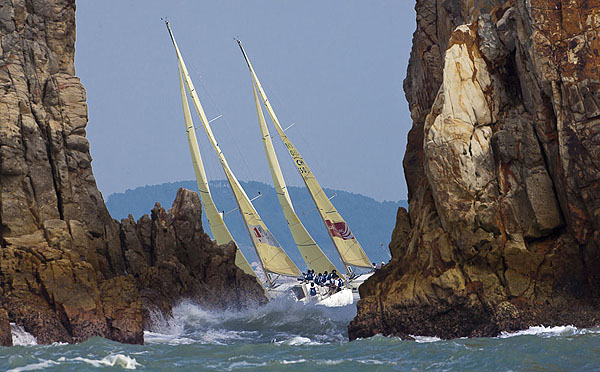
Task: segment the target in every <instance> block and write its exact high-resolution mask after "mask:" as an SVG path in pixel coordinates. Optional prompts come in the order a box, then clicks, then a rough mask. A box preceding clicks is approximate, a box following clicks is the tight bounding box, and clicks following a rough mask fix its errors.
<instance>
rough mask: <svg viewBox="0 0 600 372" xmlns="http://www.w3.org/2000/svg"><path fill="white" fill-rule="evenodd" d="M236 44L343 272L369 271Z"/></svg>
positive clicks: (350, 235) (349, 231) (242, 48)
mask: <svg viewBox="0 0 600 372" xmlns="http://www.w3.org/2000/svg"><path fill="white" fill-rule="evenodd" d="M237 42H238V45H239V46H240V50H241V51H242V54H243V55H244V59H245V60H246V63H247V64H248V68H249V69H250V73H251V74H252V79H253V81H254V84H256V88H257V89H258V92H259V94H260V96H261V98H262V101H263V103H264V105H265V107H266V109H267V112H268V113H269V116H270V117H271V120H272V121H273V124H274V125H275V128H276V129H277V132H278V133H279V137H281V139H282V141H283V143H284V144H285V147H286V148H287V150H288V152H289V154H290V156H291V158H292V160H293V162H294V164H295V165H296V168H297V169H298V172H299V173H300V176H301V177H302V180H303V181H304V183H305V185H306V187H307V188H308V191H309V193H310V195H311V197H312V199H313V201H314V202H315V205H316V206H317V210H318V211H319V215H320V216H321V219H322V220H323V223H324V224H325V227H326V228H327V231H328V232H329V237H330V238H331V240H332V242H333V245H334V246H335V248H336V250H337V251H338V254H339V255H340V258H341V260H342V262H343V263H344V267H345V268H346V272H347V273H348V275H352V274H353V272H352V271H351V270H350V269H349V266H354V267H364V268H371V261H370V260H369V258H368V257H367V254H366V253H365V251H364V250H363V249H362V247H361V245H360V244H359V243H358V241H357V240H356V238H355V237H354V234H353V233H352V231H351V230H350V227H349V226H348V224H347V223H346V221H344V219H343V218H342V216H341V215H340V214H339V212H338V211H337V209H335V207H334V206H333V204H332V203H331V201H330V200H329V198H328V197H327V195H326V194H325V192H324V191H323V189H322V188H321V185H319V183H318V182H317V179H316V178H315V176H314V175H313V173H312V172H311V170H310V168H309V167H308V166H307V165H306V162H305V161H304V159H303V158H302V156H301V155H300V153H299V152H298V150H297V149H296V147H295V146H294V145H293V144H292V142H291V141H290V140H289V138H288V137H287V136H286V134H285V132H284V130H283V128H282V127H281V124H280V123H279V120H278V119H277V115H276V114H275V111H274V110H273V107H272V106H271V103H270V102H269V99H268V98H267V95H266V93H265V91H264V89H263V88H262V85H261V84H260V81H259V80H258V76H257V75H256V73H255V72H254V69H253V68H252V64H251V63H250V60H249V58H248V56H247V55H246V51H245V50H244V47H243V46H242V42H241V41H240V40H237Z"/></svg>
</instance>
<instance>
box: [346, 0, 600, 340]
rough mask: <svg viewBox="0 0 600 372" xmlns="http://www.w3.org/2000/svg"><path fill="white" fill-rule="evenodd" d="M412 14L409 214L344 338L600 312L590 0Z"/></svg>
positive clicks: (599, 50)
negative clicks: (414, 22) (414, 18)
mask: <svg viewBox="0 0 600 372" xmlns="http://www.w3.org/2000/svg"><path fill="white" fill-rule="evenodd" d="M416 11H417V30H416V32H415V34H414V36H413V48H412V52H411V57H410V63H409V67H408V74H407V78H406V80H405V82H404V90H405V93H406V97H407V100H408V102H409V105H410V110H411V116H412V120H413V126H412V129H411V131H410V133H409V138H408V145H407V149H406V155H405V158H404V169H405V174H406V180H407V183H408V189H409V210H410V214H407V213H406V211H405V210H400V211H399V212H398V219H397V224H396V228H395V230H394V233H393V236H392V241H391V243H390V250H391V252H392V256H393V258H392V261H391V262H390V264H389V265H387V266H386V267H385V268H384V269H383V270H380V271H379V272H377V273H376V274H375V275H374V276H373V277H372V278H371V279H370V280H369V281H368V282H366V283H365V284H364V285H363V286H362V287H361V294H362V298H363V299H362V300H361V301H360V302H359V304H358V314H357V317H356V318H355V319H354V320H353V321H352V323H351V324H350V326H349V331H350V338H351V339H354V338H357V337H368V336H371V335H373V334H376V333H382V334H386V335H398V336H408V335H411V334H413V335H431V336H439V337H443V338H451V337H462V336H495V335H497V334H498V333H499V332H500V331H503V330H515V329H519V328H525V327H527V326H530V325H536V324H575V325H578V326H591V325H598V324H600V71H599V66H600V33H599V31H598V30H599V29H600V1H596V0H588V1H574V0H478V1H473V0H466V1H458V0H417V4H416Z"/></svg>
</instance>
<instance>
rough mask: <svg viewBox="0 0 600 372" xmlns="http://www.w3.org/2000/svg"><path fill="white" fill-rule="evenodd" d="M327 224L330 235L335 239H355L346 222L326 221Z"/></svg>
mask: <svg viewBox="0 0 600 372" xmlns="http://www.w3.org/2000/svg"><path fill="white" fill-rule="evenodd" d="M325 223H326V224H327V229H328V230H329V233H330V234H331V236H333V237H338V238H342V239H344V240H351V239H354V234H352V231H350V228H349V227H348V225H347V224H346V223H345V222H331V221H330V220H325Z"/></svg>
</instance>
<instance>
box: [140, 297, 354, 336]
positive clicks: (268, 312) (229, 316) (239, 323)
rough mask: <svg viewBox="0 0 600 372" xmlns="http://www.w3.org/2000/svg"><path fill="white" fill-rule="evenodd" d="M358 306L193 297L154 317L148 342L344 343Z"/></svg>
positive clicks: (278, 300)
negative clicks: (219, 303)
mask: <svg viewBox="0 0 600 372" xmlns="http://www.w3.org/2000/svg"><path fill="white" fill-rule="evenodd" d="M355 315H356V306H355V305H350V306H345V307H337V308H328V307H324V306H318V305H314V304H303V303H301V302H296V301H294V300H293V299H289V298H277V299H274V300H272V301H271V302H269V303H268V304H267V305H265V306H262V307H259V308H253V309H248V310H246V311H241V312H238V311H207V310H204V309H202V308H201V307H200V306H198V305H196V304H194V303H193V302H191V301H184V302H182V303H181V304H179V305H178V306H176V307H174V308H173V316H172V317H170V318H168V319H165V318H163V317H161V316H155V317H154V325H153V327H152V328H151V329H150V330H148V331H146V332H145V333H144V338H145V341H146V343H166V344H190V343H200V344H213V345H225V344H229V343H232V342H234V343H239V342H242V343H276V344H278V343H288V344H290V345H294V344H322V343H336V342H337V343H339V342H344V341H346V340H347V339H348V334H347V325H348V322H350V320H351V319H352V318H353V317H354V316H355Z"/></svg>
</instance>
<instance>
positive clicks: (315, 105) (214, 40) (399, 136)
mask: <svg viewBox="0 0 600 372" xmlns="http://www.w3.org/2000/svg"><path fill="white" fill-rule="evenodd" d="M76 16H77V43H76V49H75V50H76V53H75V67H76V72H77V76H79V77H80V78H81V81H82V83H83V85H84V87H85V88H86V91H87V103H88V110H89V122H88V126H87V138H88V139H89V141H90V144H91V155H92V158H93V162H92V167H93V171H94V175H95V177H96V181H97V184H98V187H99V189H100V191H101V192H102V193H103V195H104V197H105V199H106V198H107V197H108V196H109V195H110V194H112V193H115V192H123V191H125V190H126V189H132V188H135V187H138V186H144V185H153V184H160V183H164V182H173V181H180V180H192V179H194V172H193V168H192V162H191V158H190V153H189V149H188V144H187V139H186V134H185V127H184V123H183V114H182V109H181V100H180V95H179V80H178V77H177V60H176V57H175V52H174V48H173V45H172V43H171V40H170V38H169V35H168V32H167V29H166V27H165V24H164V22H163V21H162V20H161V17H168V19H169V20H170V22H171V27H172V29H173V33H174V35H175V38H176V40H177V43H178V45H179V48H180V49H181V52H182V55H183V58H184V60H185V62H186V64H187V66H188V69H189V70H190V75H191V77H192V80H193V81H194V84H195V85H196V89H197V91H198V92H199V96H200V100H201V101H202V104H203V106H204V109H205V110H206V112H207V116H208V117H209V119H213V118H217V117H219V115H222V116H221V117H219V118H218V119H215V120H214V121H213V122H212V123H211V125H212V127H213V131H214V133H215V136H216V138H217V140H218V142H219V145H220V147H221V149H222V150H223V152H224V153H225V156H226V157H227V160H228V162H229V164H230V166H231V168H232V169H233V171H234V172H235V173H236V175H237V177H238V178H239V179H241V180H256V181H262V182H265V183H268V184H272V181H271V176H270V173H269V169H268V165H267V160H266V157H265V154H264V149H263V145H262V142H261V137H260V128H259V126H258V120H257V117H256V109H255V107H254V100H253V95H252V85H251V80H250V73H249V71H248V68H247V66H246V64H245V62H244V59H243V57H242V54H241V52H240V50H239V48H238V46H237V43H236V42H235V41H234V38H235V37H238V38H240V39H241V40H242V42H243V43H244V48H245V49H246V52H247V53H248V56H249V58H250V60H251V62H252V64H253V66H254V69H255V70H256V72H257V74H258V77H259V79H260V81H261V83H262V85H263V87H264V88H265V91H266V93H267V95H268V96H269V99H270V101H271V103H272V105H273V107H274V109H275V111H276V113H277V115H278V117H279V120H280V121H281V123H282V125H283V127H284V128H285V127H287V126H289V125H291V124H293V123H295V124H294V125H293V126H292V127H291V128H289V129H288V130H287V131H286V134H287V135H288V137H289V138H290V140H291V141H292V142H293V143H294V144H295V146H296V147H297V148H298V150H299V152H300V154H301V155H302V156H303V157H304V159H305V161H306V163H307V164H308V165H309V166H310V168H311V170H312V171H313V173H314V174H315V176H316V177H317V179H318V180H319V182H320V183H321V186H323V187H328V188H332V189H342V190H346V191H350V192H355V193H361V194H364V195H367V196H370V197H373V198H375V199H377V200H380V201H381V200H394V201H395V200H401V199H406V198H407V189H406V182H405V180H404V172H403V168H402V159H403V157H404V151H405V148H406V137H407V133H408V130H409V129H410V126H411V120H410V113H409V111H408V105H407V103H406V99H405V97H404V93H403V91H402V81H403V80H404V78H405V76H406V67H407V64H408V58H409V54H410V48H411V40H412V33H413V32H414V30H415V13H414V1H413V0H409V1H406V0H404V1H398V0H381V1H362V0H361V1H358V0H330V1H329V0H328V1H323V0H319V1H316V0H305V1H279V0H278V1H275V0H231V1H229V0H227V1H225V0H203V1H193V0H170V1H164V0H163V1H158V0H128V1H122V0H119V1H116V0H103V1H97V0H79V1H78V2H77V14H76ZM265 114H266V112H265ZM194 121H195V124H196V127H197V128H198V130H197V132H196V134H197V137H198V141H199V144H200V150H201V153H202V156H203V160H204V162H205V166H206V170H207V174H208V177H209V179H224V175H223V172H222V170H221V169H220V166H219V164H218V161H217V158H216V155H215V154H214V152H213V150H212V148H211V147H210V145H209V142H208V140H207V139H206V135H205V133H204V131H203V129H202V125H201V123H200V121H199V119H198V118H197V117H196V116H194ZM269 125H271V124H270V123H269ZM270 130H271V133H272V134H273V133H275V129H274V128H273V126H272V125H271V126H270ZM274 142H275V145H276V150H277V152H278V155H279V160H280V163H281V166H282V169H283V174H284V177H285V178H286V181H287V183H288V184H290V185H301V184H302V180H301V178H300V176H299V175H298V173H297V171H296V169H295V167H294V165H293V163H292V162H291V160H290V158H289V155H288V154H287V152H285V150H284V147H283V145H282V144H281V141H280V140H279V139H278V138H277V137H274Z"/></svg>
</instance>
